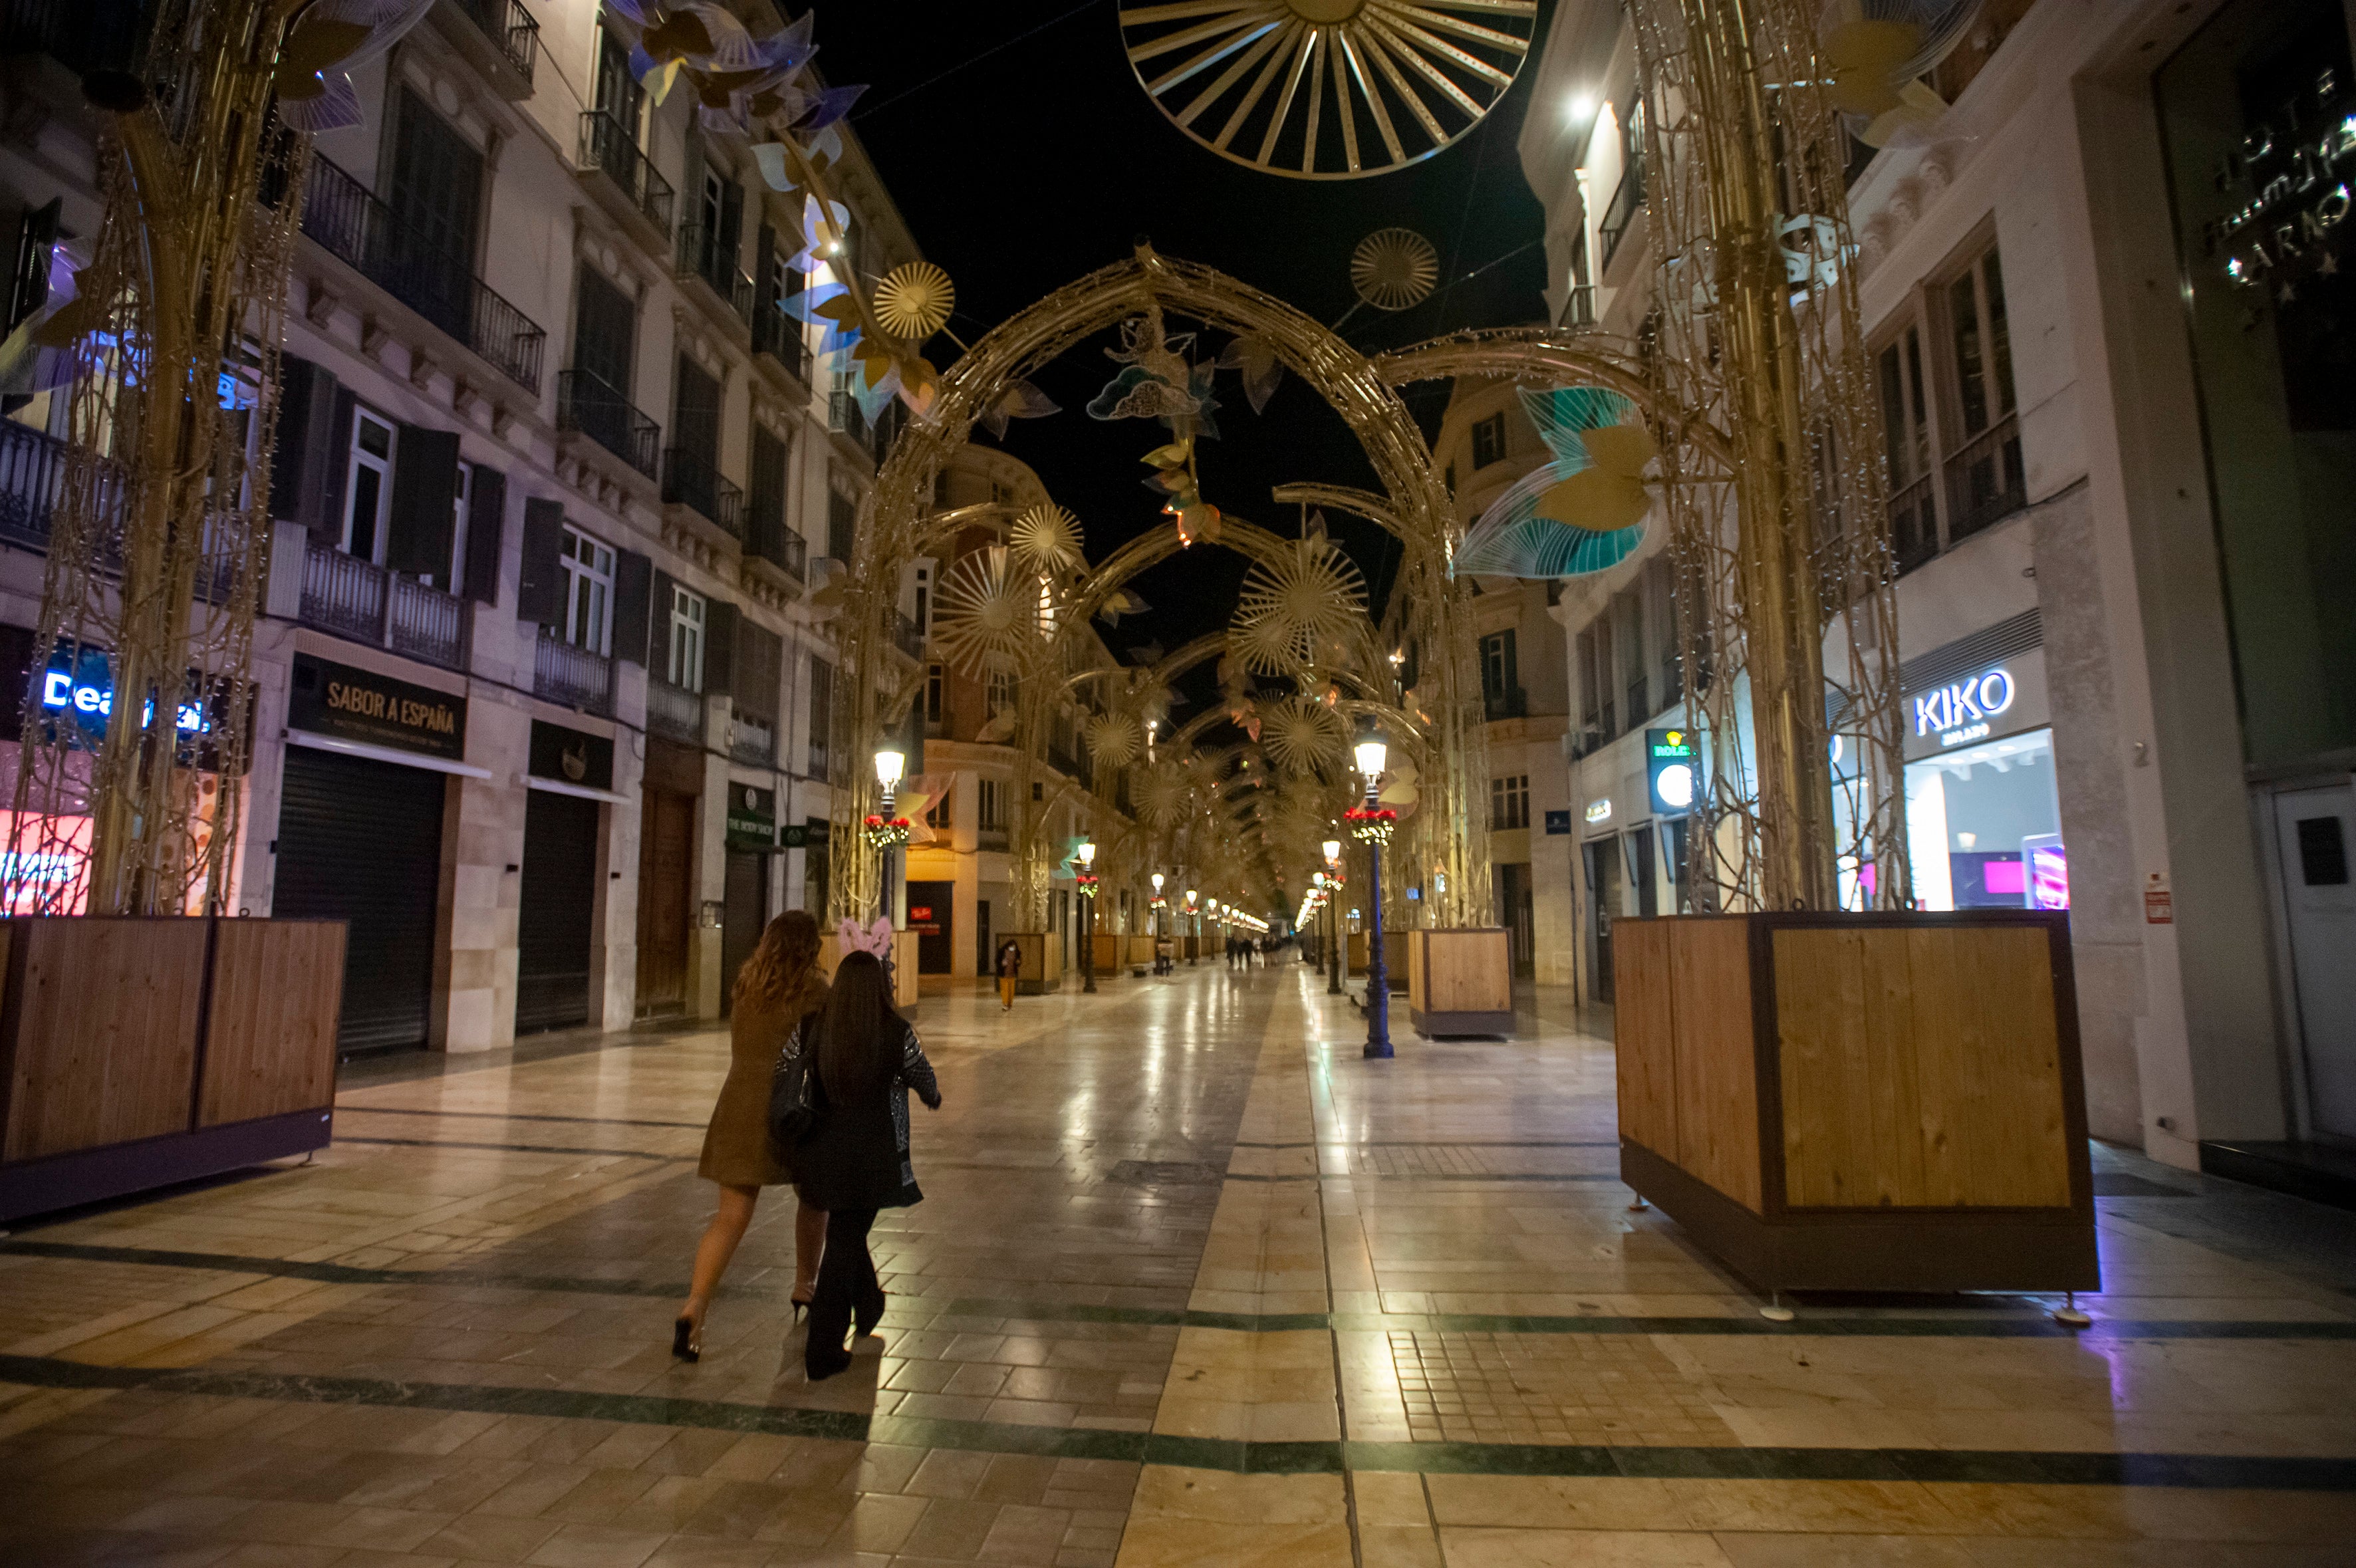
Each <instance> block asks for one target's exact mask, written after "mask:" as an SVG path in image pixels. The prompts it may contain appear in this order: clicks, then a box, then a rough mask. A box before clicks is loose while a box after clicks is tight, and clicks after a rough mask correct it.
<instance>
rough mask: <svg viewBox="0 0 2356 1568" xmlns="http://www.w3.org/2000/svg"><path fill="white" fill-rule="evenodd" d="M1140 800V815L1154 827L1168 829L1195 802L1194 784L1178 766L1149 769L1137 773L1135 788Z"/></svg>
mask: <svg viewBox="0 0 2356 1568" xmlns="http://www.w3.org/2000/svg"><path fill="white" fill-rule="evenodd" d="M1132 798H1133V799H1134V800H1136V802H1137V814H1138V815H1139V816H1140V817H1141V818H1143V819H1144V820H1145V821H1146V822H1148V823H1149V824H1151V826H1153V827H1157V828H1166V827H1169V826H1171V825H1172V824H1173V823H1175V822H1177V821H1178V819H1179V818H1181V817H1182V816H1183V815H1184V814H1185V811H1186V808H1187V807H1188V806H1190V805H1192V804H1193V803H1194V786H1193V785H1192V784H1191V783H1189V782H1188V780H1187V777H1186V775H1185V774H1184V773H1183V772H1182V771H1180V770H1179V769H1177V768H1171V767H1166V766H1165V767H1161V768H1146V769H1144V770H1143V771H1141V773H1140V774H1139V775H1138V779H1137V783H1136V785H1135V787H1134V789H1133V790H1132Z"/></svg>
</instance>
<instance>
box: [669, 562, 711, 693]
mask: <svg viewBox="0 0 2356 1568" xmlns="http://www.w3.org/2000/svg"><path fill="white" fill-rule="evenodd" d="M707 608H708V607H707V606H706V604H705V602H704V598H703V596H702V595H701V594H699V593H695V592H693V591H691V590H690V589H687V588H683V587H680V585H678V584H676V583H673V584H672V585H671V589H670V660H669V676H668V677H667V678H668V679H669V682H670V683H671V684H672V685H674V686H677V687H678V688H679V689H680V691H682V692H701V691H702V690H703V625H704V618H705V615H706V612H707Z"/></svg>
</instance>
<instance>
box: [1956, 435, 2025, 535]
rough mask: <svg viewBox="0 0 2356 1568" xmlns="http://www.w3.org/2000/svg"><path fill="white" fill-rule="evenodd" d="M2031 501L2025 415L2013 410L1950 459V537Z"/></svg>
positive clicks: (1982, 525)
mask: <svg viewBox="0 0 2356 1568" xmlns="http://www.w3.org/2000/svg"><path fill="white" fill-rule="evenodd" d="M2028 504H2029V480H2028V476H2027V474H2026V473H2025V472H2024V470H2023V468H2022V466H2021V457H2020V416H2019V414H2017V413H2008V414H2006V415H2005V416H2004V417H2003V418H2002V419H1999V420H1997V422H1996V423H1995V424H1991V425H1989V426H1988V427H1987V429H1986V430H1984V431H1982V432H1980V434H1979V435H1976V436H1974V437H1973V438H1972V439H1971V440H1970V441H1968V442H1966V443H1965V444H1964V446H1962V447H1960V448H1959V449H1957V451H1956V452H1955V454H1954V456H1952V457H1949V458H1948V459H1947V542H1948V544H1950V545H1953V544H1954V542H1956V541H1957V540H1959V539H1963V538H1965V537H1967V536H1969V535H1971V534H1975V533H1977V532H1979V531H1980V530H1981V529H1983V528H1986V527H1987V525H1988V524H1989V523H1992V522H1995V521H1997V520H1998V519H1999V518H2006V517H2010V516H2011V515H2012V514H2013V513H2014V512H2017V511H2019V510H2020V509H2021V508H2023V507H2025V506H2027V505H2028Z"/></svg>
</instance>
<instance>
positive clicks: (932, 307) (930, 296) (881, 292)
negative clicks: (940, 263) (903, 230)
mask: <svg viewBox="0 0 2356 1568" xmlns="http://www.w3.org/2000/svg"><path fill="white" fill-rule="evenodd" d="M956 308H957V286H956V285H954V284H952V283H950V282H949V274H947V273H945V272H943V271H942V270H941V269H940V268H938V267H937V266H935V265H934V264H933V263H930V262H905V263H902V264H900V265H899V266H896V267H894V268H893V269H892V270H891V271H890V272H888V273H886V274H883V282H882V283H880V284H877V285H875V319H876V320H878V321H880V322H882V323H883V330H884V331H886V332H889V333H890V334H892V336H894V338H906V339H907V340H908V341H909V342H911V343H921V342H923V341H924V340H925V339H926V338H929V337H931V336H932V335H933V334H934V333H936V332H938V331H939V330H940V329H941V328H944V327H946V326H948V320H949V312H950V311H952V310H954V309H956Z"/></svg>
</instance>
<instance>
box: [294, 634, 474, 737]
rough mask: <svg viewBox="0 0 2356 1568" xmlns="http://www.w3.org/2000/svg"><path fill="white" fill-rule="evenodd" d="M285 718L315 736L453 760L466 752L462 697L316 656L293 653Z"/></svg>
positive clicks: (464, 710) (463, 700)
mask: <svg viewBox="0 0 2356 1568" xmlns="http://www.w3.org/2000/svg"><path fill="white" fill-rule="evenodd" d="M286 722H287V724H288V725H291V726H292V727H294V728H295V729H300V730H309V731H310V732H311V733H312V734H314V735H327V736H336V737H337V739H339V740H351V741H359V742H362V743H364V744H366V745H369V746H392V747H394V748H396V749H398V750H401V751H415V752H421V753H423V754H424V755H425V756H427V757H444V758H447V759H448V760H450V761H452V762H456V761H459V760H461V759H462V758H464V757H465V756H466V698H464V697H454V696H452V695H451V694H450V693H447V692H436V691H434V689H433V688H431V687H429V686H418V685H412V684H411V683H410V682H407V681H396V680H394V679H392V678H391V676H389V675H379V674H377V673H376V672H375V671H372V670H357V669H354V668H353V667H352V666H350V665H348V664H336V663H332V662H330V661H328V660H325V659H315V658H313V657H312V656H311V655H309V654H307V653H298V654H296V655H295V678H294V682H293V683H292V684H291V686H290V687H289V689H288V691H287V696H286Z"/></svg>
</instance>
